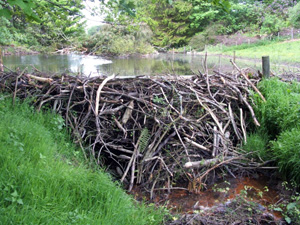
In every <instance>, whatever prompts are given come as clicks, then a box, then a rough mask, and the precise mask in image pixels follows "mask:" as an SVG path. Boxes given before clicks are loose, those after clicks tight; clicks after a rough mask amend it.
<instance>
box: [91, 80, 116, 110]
mask: <svg viewBox="0 0 300 225" xmlns="http://www.w3.org/2000/svg"><path fill="white" fill-rule="evenodd" d="M115 77H116V75H115V74H113V75H111V76H109V77H107V78H105V79H104V80H103V81H102V83H101V84H100V86H99V87H98V90H97V94H96V106H95V114H96V116H98V114H99V101H100V94H101V90H102V88H103V87H104V85H105V84H106V83H107V82H108V81H110V80H113V79H114V78H115Z"/></svg>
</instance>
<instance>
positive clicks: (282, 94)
mask: <svg viewBox="0 0 300 225" xmlns="http://www.w3.org/2000/svg"><path fill="white" fill-rule="evenodd" d="M259 89H260V91H261V92H262V94H263V95H264V96H265V98H266V99H267V101H266V102H263V101H261V100H259V98H258V96H256V97H257V98H258V99H256V106H255V111H256V112H257V116H258V118H259V121H260V123H261V127H263V129H266V131H267V133H268V134H269V135H270V138H271V139H274V138H275V137H276V136H277V135H279V134H280V133H281V132H283V131H286V130H289V129H291V128H293V127H295V126H297V125H298V124H297V123H295V121H299V119H300V111H299V102H300V84H299V83H296V82H294V83H292V84H289V83H285V82H282V81H280V80H278V79H268V80H263V81H262V82H260V84H259Z"/></svg>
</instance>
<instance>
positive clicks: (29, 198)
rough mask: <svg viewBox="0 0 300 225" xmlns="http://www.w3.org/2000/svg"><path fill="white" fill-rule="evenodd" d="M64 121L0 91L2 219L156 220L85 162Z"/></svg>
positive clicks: (159, 217)
mask: <svg viewBox="0 0 300 225" xmlns="http://www.w3.org/2000/svg"><path fill="white" fill-rule="evenodd" d="M62 125H63V120H62V119H61V118H60V117H59V116H57V115H54V114H52V113H35V112H34V109H33V108H32V107H30V106H29V105H28V104H19V103H17V105H16V106H15V107H12V104H11V98H6V97H3V95H1V96H0V143H1V145H0V151H1V154H0V224H3V225H4V224H5V225H7V224H26V225H27V224H55V225H56V224H103V225H107V224H129V225H131V224H160V223H161V221H162V217H163V215H162V213H159V212H158V211H156V210H154V209H153V208H149V207H146V206H145V205H143V204H138V203H137V202H135V201H134V200H133V199H132V198H131V197H130V196H129V195H127V194H126V193H125V192H124V191H123V190H122V189H121V188H120V187H119V185H118V184H117V183H115V182H113V181H112V180H111V178H110V177H109V175H107V174H106V173H104V172H103V171H99V170H97V169H93V170H92V169H91V168H89V166H87V165H86V164H84V163H83V160H82V157H81V152H80V150H78V149H77V148H76V147H75V146H74V145H73V144H72V143H71V142H70V141H68V140H67V139H68V138H67V135H66V133H65V132H64V129H63V128H62Z"/></svg>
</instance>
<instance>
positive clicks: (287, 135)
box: [243, 78, 300, 184]
mask: <svg viewBox="0 0 300 225" xmlns="http://www.w3.org/2000/svg"><path fill="white" fill-rule="evenodd" d="M258 87H259V89H260V91H261V92H262V94H263V95H264V96H265V98H266V102H263V101H262V100H261V98H260V97H259V96H258V95H257V94H254V95H253V98H254V109H255V113H256V116H257V118H258V120H259V121H260V123H261V127H260V128H259V129H257V133H256V134H252V135H250V136H249V139H248V143H247V145H245V146H244V147H243V148H244V149H246V150H248V151H249V150H256V151H257V156H258V157H261V158H263V159H275V160H276V162H277V164H278V166H279V170H280V172H281V174H282V175H283V177H284V178H286V179H290V180H293V181H296V182H297V183H298V184H300V154H299V149H300V123H299V121H300V83H297V82H292V83H286V82H282V81H280V80H279V79H278V78H272V79H268V80H263V81H261V82H260V83H259V85H258ZM257 134H259V135H257ZM267 146H269V147H270V148H269V150H267V148H266V147H267ZM263 149H265V150H263Z"/></svg>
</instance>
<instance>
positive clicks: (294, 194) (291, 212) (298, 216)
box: [270, 181, 300, 224]
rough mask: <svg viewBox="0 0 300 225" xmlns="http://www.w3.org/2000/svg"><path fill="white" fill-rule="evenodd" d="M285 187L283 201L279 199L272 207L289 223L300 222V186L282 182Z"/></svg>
mask: <svg viewBox="0 0 300 225" xmlns="http://www.w3.org/2000/svg"><path fill="white" fill-rule="evenodd" d="M282 187H283V189H284V192H283V193H286V194H284V195H283V196H282V199H283V201H279V203H276V204H275V205H273V206H271V207H270V209H272V210H274V211H277V212H280V213H281V214H282V216H283V218H284V219H285V221H286V222H287V223H288V224H300V194H299V192H298V191H297V188H299V186H297V185H295V183H291V184H290V183H288V182H286V181H285V182H282Z"/></svg>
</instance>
